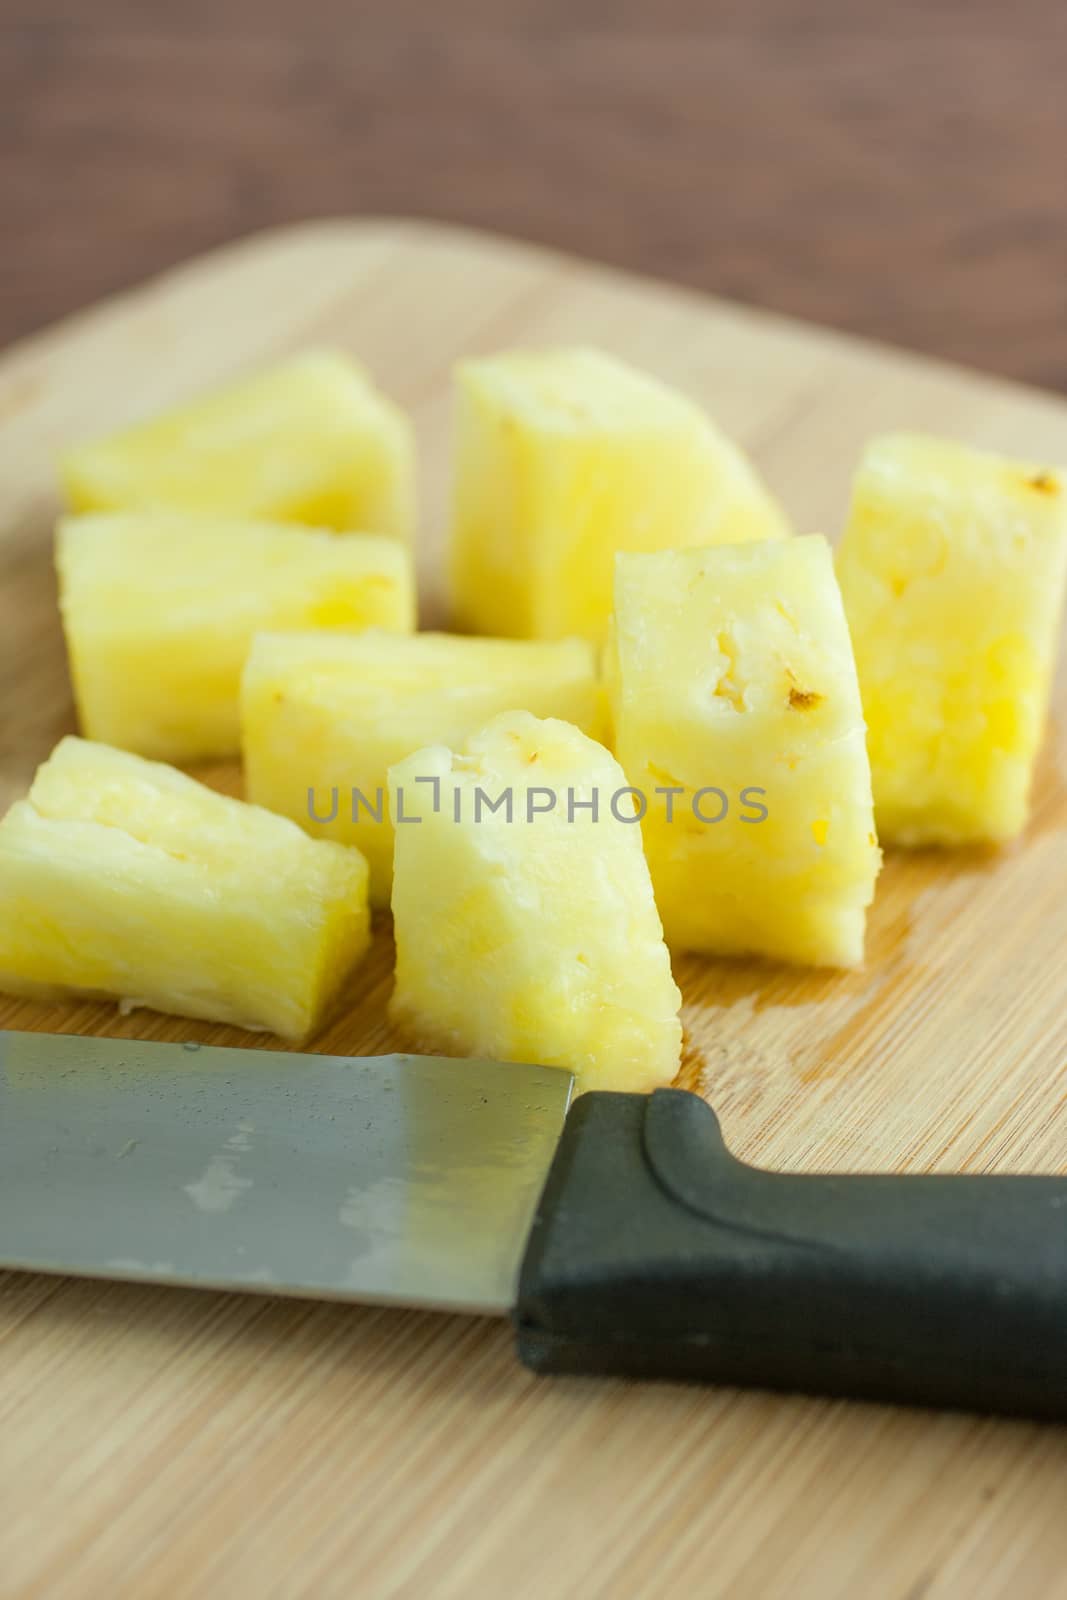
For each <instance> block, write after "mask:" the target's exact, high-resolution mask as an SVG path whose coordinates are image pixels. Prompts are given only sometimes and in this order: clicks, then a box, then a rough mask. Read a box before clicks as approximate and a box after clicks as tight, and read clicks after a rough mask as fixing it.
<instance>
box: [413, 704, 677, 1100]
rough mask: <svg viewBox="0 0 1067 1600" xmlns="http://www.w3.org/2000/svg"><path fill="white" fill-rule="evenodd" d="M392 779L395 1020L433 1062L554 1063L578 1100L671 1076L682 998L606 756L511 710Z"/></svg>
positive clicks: (636, 831) (618, 780)
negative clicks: (435, 1055) (445, 1057)
mask: <svg viewBox="0 0 1067 1600" xmlns="http://www.w3.org/2000/svg"><path fill="white" fill-rule="evenodd" d="M420 780H421V781H420ZM389 781H390V802H391V805H392V806H393V815H394V820H395V821H396V856H395V863H394V878H393V920H394V927H395V931H396V946H397V965H396V991H395V994H394V997H393V1005H392V1011H393V1015H394V1018H395V1020H396V1021H397V1022H398V1024H399V1025H400V1026H401V1027H402V1028H404V1029H405V1031H407V1032H408V1033H409V1034H410V1035H411V1036H413V1037H414V1038H415V1039H417V1040H418V1041H419V1042H420V1043H421V1045H422V1046H423V1047H424V1048H427V1049H431V1050H440V1051H443V1052H445V1053H446V1054H450V1055H467V1056H485V1057H488V1058H490V1059H495V1060H499V1061H534V1062H539V1063H542V1064H543V1065H545V1066H558V1067H566V1068H567V1069H568V1070H569V1071H571V1072H573V1073H574V1074H575V1077H576V1080H577V1087H578V1090H579V1091H580V1092H581V1091H583V1090H586V1089H617V1090H631V1091H644V1090H649V1089H653V1088H656V1087H657V1086H661V1085H663V1084H667V1083H670V1082H671V1080H672V1079H673V1078H674V1076H675V1074H676V1073H677V1071H678V1065H679V1057H680V1050H681V1037H682V1034H681V1025H680V1022H679V1017H678V1010H679V1005H680V1003H681V996H680V995H679V993H678V989H677V988H676V986H675V983H674V979H673V978H672V976H671V967H670V958H669V956H668V954H667V950H666V947H665V945H664V943H663V936H662V931H661V928H660V922H659V917H658V916H657V914H656V907H655V902H654V900H653V897H652V887H651V884H650V882H649V876H648V868H647V866H646V864H645V859H644V855H643V853H642V849H641V836H640V828H639V826H638V825H637V823H636V822H635V820H634V816H633V799H632V796H630V795H629V793H628V791H626V788H625V785H626V780H625V778H624V777H623V774H622V771H621V769H620V768H619V765H618V763H617V762H616V761H615V760H614V759H613V757H612V756H611V755H610V754H609V753H608V751H607V750H605V749H604V748H603V746H601V745H599V744H596V743H595V742H594V741H593V740H592V739H589V738H587V737H586V735H585V734H583V733H581V732H580V731H579V730H578V729H577V728H574V727H571V726H570V725H569V724H567V723H565V722H559V721H556V720H555V719H551V718H549V719H544V720H541V719H539V718H537V717H534V716H531V715H530V714H529V713H527V712H507V713H505V714H503V715H502V716H499V717H495V718H494V719H493V720H492V721H491V722H490V723H489V724H488V726H487V727H485V728H484V729H482V731H481V732H480V733H477V734H475V735H473V736H472V737H471V738H469V739H468V740H467V741H466V743H465V745H464V749H463V752H462V754H456V755H454V754H453V753H452V752H451V751H450V750H447V749H445V748H443V747H441V746H434V747H431V748H428V749H425V750H420V751H417V752H416V753H415V754H414V755H412V756H410V757H409V758H408V759H407V760H406V761H403V762H401V763H400V764H399V765H398V766H397V767H394V768H393V769H392V771H391V773H390V778H389ZM479 793H480V794H481V795H482V796H484V797H485V798H486V799H487V800H488V802H490V803H492V804H495V805H496V807H497V809H496V810H495V811H490V810H489V808H488V806H487V805H483V803H482V802H480V801H479V798H478V796H479ZM508 796H510V798H511V802H512V810H511V819H510V820H509V819H508V813H507V810H506V806H505V801H506V800H507V798H508ZM594 796H595V797H596V801H597V814H596V816H595V817H594V815H593V812H592V811H591V810H590V806H591V804H592V802H593V799H594ZM620 797H621V798H620ZM613 799H615V800H617V802H618V804H617V809H618V815H619V817H620V818H626V817H628V819H629V820H618V819H617V817H616V816H615V815H614V814H613V812H612V810H611V805H612V801H613ZM627 805H628V806H629V811H628V810H627ZM416 818H418V819H419V820H418V821H417V822H416V821H415V819H416ZM457 818H458V820H457ZM530 819H532V820H530Z"/></svg>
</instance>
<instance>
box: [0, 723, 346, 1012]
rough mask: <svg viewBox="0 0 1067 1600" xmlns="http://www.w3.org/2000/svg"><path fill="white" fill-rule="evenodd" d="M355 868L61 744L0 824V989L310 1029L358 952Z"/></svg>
mask: <svg viewBox="0 0 1067 1600" xmlns="http://www.w3.org/2000/svg"><path fill="white" fill-rule="evenodd" d="M368 929H369V910H368V904H367V864H366V862H365V861H364V860H363V858H362V856H361V855H360V854H359V852H358V850H350V849H345V848H343V847H342V846H341V845H336V844H327V843H325V842H323V841H321V840H316V839H309V838H308V837H307V835H306V834H304V833H302V832H301V831H300V829H299V828H297V827H295V826H294V825H293V823H291V822H288V821H286V819H285V818H284V817H275V816H272V815H271V813H270V812H268V811H261V810H260V809H259V808H258V807H257V806H248V805H244V804H243V803H242V802H241V801H240V800H231V799H229V798H228V797H227V796H225V795H221V794H216V793H215V792H214V791H213V790H211V789H207V788H205V787H204V786H203V784H199V783H195V782H194V781H193V780H192V779H191V778H187V777H186V776H185V775H184V774H183V773H180V772H176V771H174V769H173V768H172V767H165V766H161V765H158V764H157V763H156V762H150V761H142V760H141V759H140V757H138V756H131V755H127V754H126V753H125V752H124V751H121V750H112V749H110V748H109V747H108V746H106V745H98V744H91V743H89V742H88V741H87V740H83V739H74V738H68V739H64V740H62V741H61V743H60V744H59V745H58V746H57V747H56V749H55V750H54V751H53V753H52V756H51V758H50V760H49V761H47V762H46V763H45V765H44V766H42V767H41V768H40V769H39V771H38V773H37V777H36V779H35V780H34V783H33V787H32V789H31V790H30V794H29V798H28V799H26V800H20V801H17V802H16V803H15V805H14V806H12V808H11V810H10V811H9V812H8V813H7V816H6V817H5V818H4V819H3V821H2V822H0V990H4V991H6V992H7V993H9V994H22V995H32V996H37V997H45V998H51V999H64V998H68V997H69V998H75V999H78V998H93V999H118V1000H120V1001H121V1002H122V1003H123V1005H124V1009H130V1008H131V1007H133V1006H135V1005H137V1006H140V1005H144V1006H151V1007H152V1008H154V1009H155V1010H157V1011H173V1012H177V1013H178V1014H179V1015H181V1016H186V1017H204V1018H207V1019H208V1020H210V1021H213V1022H232V1023H236V1024H237V1025H238V1026H240V1027H245V1028H257V1029H265V1030H268V1031H270V1032H273V1033H278V1034H281V1035H282V1036H283V1037H285V1038H290V1039H299V1038H302V1037H304V1036H305V1035H306V1034H308V1033H310V1032H311V1031H312V1030H313V1029H314V1028H315V1027H317V1026H318V1024H319V1022H320V1021H321V1020H322V1017H323V1014H324V1012H325V1011H326V1010H327V1008H328V1007H329V1006H330V1005H331V1004H332V1002H333V1001H334V999H335V998H336V997H337V996H338V994H339V992H340V991H341V989H342V987H343V985H344V983H345V981H346V979H347V977H348V975H349V973H350V972H351V970H352V968H353V967H354V966H355V964H356V962H357V961H358V960H359V959H360V957H361V956H362V954H363V952H364V950H365V949H366V947H367V942H368V937H369V934H368Z"/></svg>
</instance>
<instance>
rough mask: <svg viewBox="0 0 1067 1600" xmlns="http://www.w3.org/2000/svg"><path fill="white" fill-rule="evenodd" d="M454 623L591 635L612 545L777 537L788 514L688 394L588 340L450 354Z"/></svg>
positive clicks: (598, 632) (599, 626) (601, 607)
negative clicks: (454, 412) (474, 356)
mask: <svg viewBox="0 0 1067 1600" xmlns="http://www.w3.org/2000/svg"><path fill="white" fill-rule="evenodd" d="M457 376H458V418H457V450H456V476H455V484H454V491H453V519H452V536H451V557H450V560H451V589H452V604H453V610H454V613H455V619H456V622H457V625H458V626H459V627H460V628H461V629H462V630H463V631H465V632H466V631H469V632H473V633H490V634H506V635H510V636H512V637H515V638H563V637H566V636H569V635H580V636H582V637H585V638H589V639H592V640H594V641H596V642H600V641H602V639H603V637H604V634H605V632H606V629H607V625H608V622H609V619H610V615H611V596H612V560H613V557H614V553H615V551H616V550H661V549H666V548H676V547H682V546H688V545H703V544H727V543H740V542H742V541H745V540H749V539H767V538H781V537H783V536H784V535H785V534H786V533H788V531H789V529H788V527H787V524H786V521H785V518H784V516H783V514H782V512H781V511H780V509H779V508H778V506H777V505H776V504H775V502H774V501H773V500H772V499H771V497H770V495H769V494H768V492H767V490H766V489H765V488H764V487H763V485H762V484H761V483H760V481H759V479H758V478H757V476H756V474H755V472H754V470H753V468H752V467H751V465H750V464H749V462H748V461H747V459H746V458H745V456H744V455H743V454H742V453H741V451H740V450H739V449H738V448H737V446H736V445H734V444H733V443H732V441H731V440H729V439H728V438H727V437H726V436H725V435H724V434H723V433H721V432H720V431H719V430H718V429H717V428H716V427H715V426H714V424H713V423H712V422H711V421H710V419H709V418H708V417H707V416H706V415H705V414H704V412H703V411H701V410H700V408H699V407H698V406H696V405H695V404H694V403H693V402H692V401H690V400H688V399H686V398H685V397H684V396H683V395H681V394H678V393H676V392H675V391H673V390H672V389H670V388H668V387H667V385H666V384H663V383H660V382H658V381H657V380H656V379H654V378H651V377H647V376H646V375H645V374H643V373H641V372H637V371H635V370H634V369H633V368H631V367H628V366H626V365H625V364H624V363H623V362H621V361H617V360H614V359H613V358H612V357H610V356H607V355H604V354H601V353H600V352H598V351H596V350H586V349H564V350H554V351H553V350H549V351H541V352H532V351H531V352H525V351H516V352H512V353H505V354H502V355H497V356H492V357H489V358H487V359H485V360H479V361H468V362H464V363H462V364H461V365H460V367H459V368H458V374H457Z"/></svg>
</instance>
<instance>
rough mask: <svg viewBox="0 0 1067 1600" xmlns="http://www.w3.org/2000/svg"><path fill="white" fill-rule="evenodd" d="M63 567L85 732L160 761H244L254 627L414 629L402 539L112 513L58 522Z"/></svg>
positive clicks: (68, 626) (66, 613)
mask: <svg viewBox="0 0 1067 1600" xmlns="http://www.w3.org/2000/svg"><path fill="white" fill-rule="evenodd" d="M56 562H57V566H58V570H59V587H60V606H61V609H62V613H63V625H64V630H65V632H66V636H67V649H68V652H69V655H70V666H71V677H72V679H73V682H74V694H75V699H76V701H77V705H78V713H79V717H80V723H81V729H82V732H83V733H84V734H86V735H87V736H88V737H89V738H91V739H97V740H101V741H103V742H105V743H107V744H114V745H118V746H120V747H121V748H123V749H126V750H132V751H134V752H136V753H137V754H138V755H143V756H148V757H151V758H153V759H156V760H162V761H177V762H186V761H199V760H209V759H215V758H222V757H226V756H231V755H236V753H237V751H238V749H239V747H240V738H241V731H240V687H241V672H242V670H243V667H244V663H245V659H246V657H247V655H248V651H249V648H250V646H251V643H252V639H253V637H254V635H255V634H256V633H257V632H258V631H259V630H261V629H269V628H311V629H327V630H329V629H341V630H349V631H353V630H359V629H362V628H367V627H378V628H386V629H392V630H394V631H397V632H410V631H411V629H412V628H413V627H414V625H415V601H414V583H413V578H412V572H411V557H410V555H409V553H408V551H407V550H406V549H405V548H404V547H403V546H402V545H400V544H398V543H397V542H396V540H394V539H385V538H379V537H373V536H371V535H364V534H333V533H326V532H323V531H322V530H321V529H310V528H296V527H293V526H291V525H287V524H282V523H267V522H241V521H232V520H231V521H228V520H226V519H225V518H215V517H201V516H190V515H187V514H183V513H181V512H177V513H175V512H111V513H101V514H99V515H96V516H84V517H68V518H66V519H64V520H63V521H62V522H61V523H60V525H59V530H58V535H57V543H56Z"/></svg>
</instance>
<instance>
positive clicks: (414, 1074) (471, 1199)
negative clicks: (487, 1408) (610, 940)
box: [0, 1032, 573, 1314]
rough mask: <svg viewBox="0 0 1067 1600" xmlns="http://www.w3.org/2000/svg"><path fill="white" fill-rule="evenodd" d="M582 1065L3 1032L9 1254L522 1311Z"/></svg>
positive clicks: (91, 1272)
mask: <svg viewBox="0 0 1067 1600" xmlns="http://www.w3.org/2000/svg"><path fill="white" fill-rule="evenodd" d="M572 1082H573V1080H572V1079H571V1076H570V1074H569V1073H566V1072H561V1071H558V1070H555V1069H553V1068H551V1067H531V1066H516V1067H514V1068H511V1067H503V1068H502V1067H501V1066H500V1065H499V1064H497V1063H488V1062H481V1061H455V1060H446V1059H440V1060H439V1059H436V1058H434V1057H426V1056H403V1055H396V1056H371V1057H347V1056H325V1055H322V1056H317V1055H296V1054H292V1053H289V1052H284V1051H273V1050H240V1049H236V1050H235V1049H226V1048H222V1047H219V1046H216V1045H192V1044H159V1043H146V1042H141V1041H137V1040H131V1039H97V1038H79V1037H76V1036H74V1035H70V1034H59V1035H51V1034H43V1033H13V1032H8V1033H3V1032H0V1266H5V1267H12V1268H23V1269H33V1270H36V1271H41V1272H59V1273H71V1274H75V1275H81V1276H91V1277H103V1278H130V1279H138V1280H147V1281H154V1282H159V1283H174V1284H188V1285H193V1286H197V1287H213V1288H221V1289H258V1290H260V1291H263V1292H268V1293H278V1294H297V1295H314V1296H328V1297H336V1298H340V1299H352V1300H366V1301H379V1302H385V1303H396V1304H403V1305H417V1306H425V1307H430V1308H437V1309H449V1310H462V1311H481V1312H491V1313H496V1314H505V1313H507V1312H508V1311H510V1310H511V1307H512V1306H513V1305H514V1303H515V1285H516V1279H517V1274H518V1264H519V1260H520V1258H521V1255H522V1249H523V1246H524V1244H525V1241H526V1236H527V1234H528V1232H529V1228H530V1223H531V1220H532V1217H533V1211H534V1207H535V1205H536V1202H537V1197H538V1194H539V1193H540V1190H541V1187H542V1185H543V1183H544V1178H545V1173H546V1172H547V1170H548V1166H549V1162H550V1161H551V1158H552V1154H553V1151H554V1150H555V1147H556V1143H557V1141H558V1139H559V1135H560V1131H561V1129H562V1126H563V1119H564V1117H565V1115H566V1111H567V1106H568V1103H569V1100H570V1094H571V1088H572Z"/></svg>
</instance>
